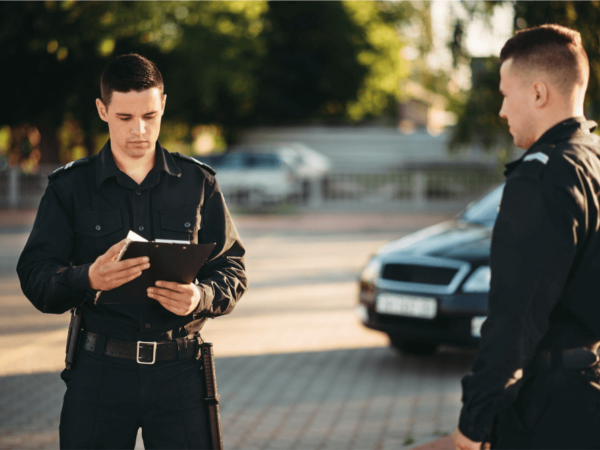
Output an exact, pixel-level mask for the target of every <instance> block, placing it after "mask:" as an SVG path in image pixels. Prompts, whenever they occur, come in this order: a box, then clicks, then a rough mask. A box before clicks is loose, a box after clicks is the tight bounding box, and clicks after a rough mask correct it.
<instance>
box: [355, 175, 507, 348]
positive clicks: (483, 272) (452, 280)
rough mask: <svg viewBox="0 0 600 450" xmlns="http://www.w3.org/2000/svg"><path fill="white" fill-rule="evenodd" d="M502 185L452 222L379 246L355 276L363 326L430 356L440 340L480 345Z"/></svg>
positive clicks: (392, 343)
mask: <svg viewBox="0 0 600 450" xmlns="http://www.w3.org/2000/svg"><path fill="white" fill-rule="evenodd" d="M503 190H504V185H500V186H498V187H496V188H494V189H493V190H492V191H491V192H489V193H488V194H487V195H485V196H484V197H483V198H482V199H480V200H479V201H476V202H474V203H472V204H470V205H469V206H468V207H467V208H466V209H465V210H464V212H462V213H460V214H458V215H457V216H456V217H455V218H454V219H452V220H449V221H446V222H442V223H440V224H437V225H434V226H431V227H428V228H425V229H423V230H420V231H418V232H416V233H413V234H410V235H408V236H405V237H403V238H401V239H398V240H396V241H392V242H389V243H388V244H386V245H384V246H383V247H382V248H381V249H380V250H379V251H378V252H377V253H376V254H375V255H374V256H373V257H372V258H371V259H370V260H369V262H368V263H367V264H366V266H365V267H364V269H363V270H362V273H361V275H360V280H359V298H358V306H357V313H358V315H359V317H360V320H361V321H362V323H363V325H365V326H366V327H368V328H371V329H374V330H379V331H382V332H384V333H387V334H388V336H389V338H390V343H391V345H392V346H394V347H396V348H397V349H399V350H401V351H404V352H407V353H416V354H431V353H434V352H435V351H436V349H437V347H438V346H439V345H440V344H450V345H458V346H465V347H477V346H478V344H479V339H480V330H481V325H482V324H483V322H484V321H485V318H486V317H487V314H488V292H489V287H490V263H489V259H490V246H491V236H492V228H493V226H494V222H495V221H496V218H497V215H498V209H499V205H500V200H501V198H502V192H503Z"/></svg>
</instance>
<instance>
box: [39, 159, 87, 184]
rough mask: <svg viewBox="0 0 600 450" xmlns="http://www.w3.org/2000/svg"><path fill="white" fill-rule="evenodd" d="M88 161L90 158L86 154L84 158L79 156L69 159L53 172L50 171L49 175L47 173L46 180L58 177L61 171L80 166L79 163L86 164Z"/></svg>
mask: <svg viewBox="0 0 600 450" xmlns="http://www.w3.org/2000/svg"><path fill="white" fill-rule="evenodd" d="M88 162H90V158H88V157H87V156H86V157H84V158H80V159H78V160H76V161H71V162H70V163H68V164H65V165H64V166H62V167H59V168H58V169H56V170H55V171H54V172H52V173H51V174H50V175H48V180H50V181H52V180H55V179H57V178H58V177H60V176H61V175H62V174H63V173H65V172H66V171H67V170H69V169H70V168H72V167H77V166H81V165H84V164H87V163H88Z"/></svg>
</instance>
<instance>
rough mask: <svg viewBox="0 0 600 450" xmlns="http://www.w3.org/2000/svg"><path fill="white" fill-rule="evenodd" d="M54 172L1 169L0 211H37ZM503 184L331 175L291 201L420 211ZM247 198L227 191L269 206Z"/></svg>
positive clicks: (455, 173) (474, 174) (433, 175)
mask: <svg viewBox="0 0 600 450" xmlns="http://www.w3.org/2000/svg"><path fill="white" fill-rule="evenodd" d="M55 168H56V167H54V166H52V167H50V166H44V167H41V168H40V169H39V170H38V171H37V172H36V173H23V172H22V171H20V170H19V169H17V168H8V169H5V170H0V208H35V207H37V206H38V204H39V202H40V199H41V197H42V195H43V194H44V190H45V189H46V186H47V184H48V174H50V173H52V171H53V170H54V169H55ZM501 181H502V179H501V177H499V175H498V174H496V173H494V172H490V171H486V172H483V171H468V170H445V171H438V172H424V171H410V170H406V171H395V172H391V171H390V172H374V173H350V172H347V173H332V174H329V175H328V176H326V177H325V178H323V179H322V180H319V181H314V182H312V183H311V186H310V189H309V190H308V193H309V195H308V198H306V197H305V196H302V195H298V196H294V197H293V198H291V199H288V202H289V203H292V204H298V205H301V206H305V207H308V208H311V207H323V206H327V205H328V204H336V203H340V204H342V203H345V204H350V203H352V204H366V203H368V204H377V203H379V204H388V203H402V204H407V205H411V206H413V207H415V208H417V209H418V208H421V207H424V206H425V205H427V204H428V203H431V202H445V201H463V200H466V201H468V200H470V199H472V198H475V197H477V196H478V195H481V194H482V193H484V192H485V191H487V190H489V189H490V188H491V187H493V186H494V185H496V184H498V183H500V182H501ZM243 194H244V193H242V195H240V193H236V194H233V193H231V194H230V193H227V192H225V197H226V199H227V202H228V204H230V205H231V206H246V207H250V208H254V207H262V206H264V203H263V202H261V198H260V196H259V195H258V194H257V193H254V192H248V193H247V194H248V195H243Z"/></svg>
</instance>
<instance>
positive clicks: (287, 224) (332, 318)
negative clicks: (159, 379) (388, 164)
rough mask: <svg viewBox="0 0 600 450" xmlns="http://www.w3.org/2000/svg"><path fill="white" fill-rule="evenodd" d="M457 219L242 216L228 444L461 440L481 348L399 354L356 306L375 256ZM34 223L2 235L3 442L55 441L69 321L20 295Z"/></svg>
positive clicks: (220, 343) (214, 326) (230, 344)
mask: <svg viewBox="0 0 600 450" xmlns="http://www.w3.org/2000/svg"><path fill="white" fill-rule="evenodd" d="M0 217H4V215H3V213H2V212H0ZM25 217H26V218H28V220H30V219H31V214H29V215H25ZM446 217H447V215H444V214H437V215H436V214H421V215H420V216H415V215H407V214H404V213H403V214H387V215H386V214H370V215H369V217H367V218H365V217H364V216H361V215H356V214H355V215H352V214H325V215H321V216H319V215H317V214H315V215H312V216H311V217H306V216H300V217H296V219H292V218H290V217H265V216H261V217H252V216H245V217H240V218H238V220H237V223H238V226H239V228H240V230H241V234H242V236H243V238H244V242H245V244H246V246H247V248H248V252H249V257H248V271H249V276H250V279H251V283H252V285H251V289H250V291H249V292H248V293H247V294H246V296H245V297H244V298H243V299H242V301H241V302H240V304H239V305H238V307H237V308H236V311H235V312H234V313H233V314H232V315H230V316H228V317H223V318H219V319H216V320H214V321H210V323H209V324H208V325H207V327H206V331H205V332H204V333H203V334H204V337H205V339H207V340H209V341H212V342H213V343H214V344H215V353H216V355H217V361H216V369H217V375H218V384H219V392H220V394H221V418H222V426H223V431H224V443H225V448H226V449H232V450H233V449H243V450H245V449H299V450H304V449H307V450H309V449H310V450H312V449H314V450H330V449H331V450H333V449H358V450H360V449H375V450H379V449H381V450H387V449H410V448H419V449H420V450H426V449H430V450H433V449H434V448H435V449H440V450H441V449H445V448H451V445H449V443H450V441H449V440H448V439H449V438H447V437H445V438H442V439H439V438H440V437H442V436H444V435H445V434H447V433H451V432H452V431H453V429H454V427H455V426H456V420H457V415H458V411H459V408H460V384H459V380H460V378H461V377H462V375H463V374H464V373H466V372H467V371H468V369H469V367H470V364H471V362H472V358H473V356H474V353H473V352H472V351H464V350H459V349H454V348H450V347H448V348H442V349H441V350H440V351H438V353H437V354H436V355H435V356H432V357H416V356H407V355H401V354H398V353H397V352H396V351H394V350H393V349H391V348H390V347H389V346H388V343H387V339H386V337H385V336H384V335H382V334H380V333H377V332H374V331H370V330H366V329H364V328H363V327H362V326H361V325H360V324H359V323H358V321H357V319H356V318H355V316H354V311H353V310H354V305H355V297H356V276H357V273H358V271H359V270H360V268H361V266H362V265H363V264H364V263H365V262H366V260H367V259H368V257H369V255H370V254H372V253H373V252H375V251H376V249H377V248H378V247H379V246H380V245H382V244H383V243H385V242H387V241H388V240H390V239H392V238H395V237H399V236H400V235H402V234H405V233H407V232H409V231H411V230H415V229H418V228H421V227H423V226H426V225H429V224H433V223H436V222H439V221H440V220H442V219H444V218H446ZM3 220H6V219H0V228H2V222H3ZM4 223H6V222H4ZM352 224H354V225H352ZM27 225H28V224H27V223H26V224H25V225H22V223H20V222H19V220H16V219H14V218H11V222H10V223H9V224H8V226H5V228H4V229H5V230H8V231H5V232H3V233H0V249H2V252H1V255H0V398H1V399H2V401H1V402H0V449H21V448H48V449H55V448H58V421H59V414H60V407H61V403H62V396H63V394H64V384H63V383H62V381H61V380H60V378H59V374H60V370H61V368H62V364H63V360H64V339H65V335H66V329H65V327H66V321H67V317H65V316H52V315H42V314H41V313H38V312H37V311H35V310H34V308H33V307H31V305H30V304H29V302H28V301H27V300H26V299H25V298H24V297H23V296H22V294H21V293H20V289H19V286H18V281H17V280H16V277H15V275H14V272H13V271H14V264H15V263H16V258H17V257H18V254H19V252H20V249H21V248H22V245H23V244H24V242H25V239H26V236H27V234H26V233H24V232H22V231H20V230H19V229H18V227H19V226H27ZM336 230H337V231H336ZM431 441H435V442H434V443H430V442H431ZM425 444H427V445H428V446H423V445H425ZM137 448H143V444H142V443H141V440H140V441H139V442H138V445H137Z"/></svg>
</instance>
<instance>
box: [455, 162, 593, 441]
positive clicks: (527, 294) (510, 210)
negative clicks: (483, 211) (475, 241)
mask: <svg viewBox="0 0 600 450" xmlns="http://www.w3.org/2000/svg"><path fill="white" fill-rule="evenodd" d="M528 164H539V162H533V163H528ZM564 178H565V177H564V174H563V181H564ZM568 178H570V179H573V177H568ZM545 179H548V180H557V179H559V178H558V176H555V175H551V174H547V177H545ZM559 183H560V181H558V182H555V181H546V182H543V181H542V180H539V179H535V178H532V177H526V176H518V177H516V178H514V179H510V180H509V181H508V182H507V184H506V186H505V189H504V195H503V198H502V204H501V207H500V212H499V215H498V219H497V222H496V225H495V227H494V231H493V236H492V251H491V272H492V278H491V286H490V294H489V315H488V318H487V320H486V321H485V322H484V325H483V327H482V330H481V343H480V350H479V353H478V355H477V358H476V359H475V362H474V364H473V368H472V373H471V374H469V375H467V376H465V377H464V378H463V380H462V386H463V399H462V400H463V408H462V412H461V415H460V420H459V429H460V430H461V432H462V433H463V434H464V435H465V436H467V437H468V438H469V439H471V440H474V441H476V442H479V441H481V440H482V439H483V438H484V436H485V432H486V430H487V428H488V427H489V425H490V424H491V423H492V421H493V418H494V416H495V415H496V414H497V413H499V412H500V411H502V410H503V409H505V408H507V407H508V406H509V405H510V404H511V403H513V402H514V400H515V399H516V397H517V393H518V390H519V388H520V386H521V384H522V382H521V379H522V376H523V370H524V369H525V368H526V367H527V365H528V364H529V363H530V362H531V360H532V358H533V355H534V352H535V349H536V346H537V345H538V344H539V342H540V341H541V339H542V337H543V336H544V335H545V333H546V332H547V330H548V327H549V315H550V312H551V311H552V309H553V308H554V306H555V305H556V303H557V301H558V300H559V298H560V296H561V294H562V292H563V288H564V286H565V283H566V281H567V278H568V276H569V273H570V270H571V266H572V264H573V260H574V258H575V255H576V251H577V245H578V242H580V241H581V240H582V236H581V233H582V232H583V231H582V230H583V228H584V226H585V225H584V220H585V216H584V213H583V207H582V199H581V195H579V194H578V192H579V191H578V190H577V189H576V188H574V187H573V186H575V184H576V183H568V182H567V183H563V184H559Z"/></svg>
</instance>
